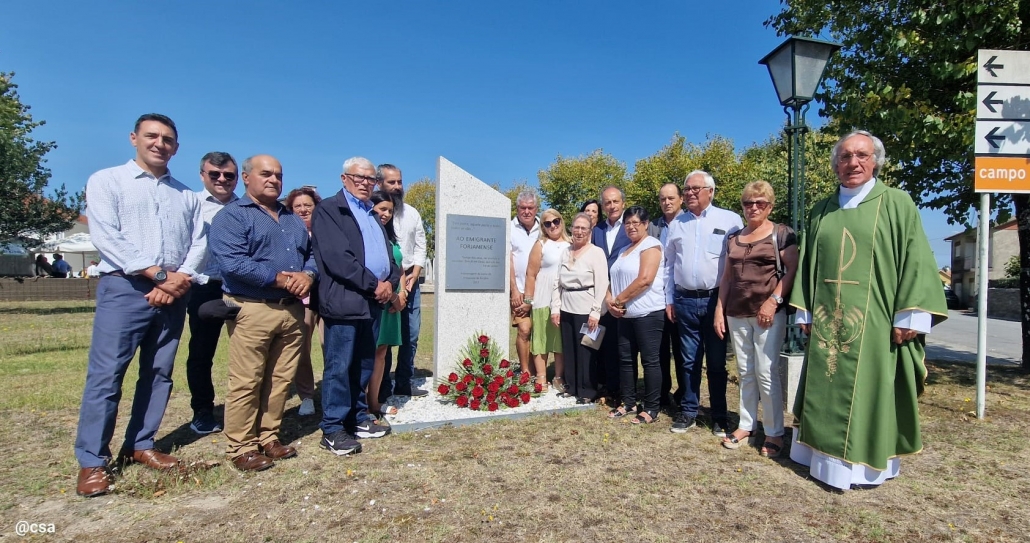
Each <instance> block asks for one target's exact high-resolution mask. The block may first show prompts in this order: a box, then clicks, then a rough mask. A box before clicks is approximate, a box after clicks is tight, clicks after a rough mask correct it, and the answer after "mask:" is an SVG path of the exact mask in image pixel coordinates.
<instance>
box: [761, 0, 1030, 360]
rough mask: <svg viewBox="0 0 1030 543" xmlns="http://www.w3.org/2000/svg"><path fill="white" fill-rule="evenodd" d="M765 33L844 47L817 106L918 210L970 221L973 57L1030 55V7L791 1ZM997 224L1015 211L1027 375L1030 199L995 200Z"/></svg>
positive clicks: (1002, 0)
mask: <svg viewBox="0 0 1030 543" xmlns="http://www.w3.org/2000/svg"><path fill="white" fill-rule="evenodd" d="M783 5H784V7H783V9H782V10H781V11H780V12H779V13H778V14H775V15H773V16H772V17H771V18H770V19H769V20H768V21H766V25H767V26H771V27H772V28H774V29H776V31H777V33H778V34H781V35H788V34H790V35H816V36H823V37H826V38H828V39H831V40H834V41H838V42H840V43H842V44H843V45H844V48H843V49H842V50H841V52H840V53H839V54H838V55H836V56H835V57H834V58H833V59H831V61H830V64H829V66H828V67H827V72H826V77H827V80H828V83H827V84H826V85H824V86H823V87H822V90H821V91H820V95H819V96H818V98H819V99H821V100H822V101H823V103H824V104H825V109H824V111H823V112H824V113H825V114H827V115H828V116H829V117H831V118H832V119H834V121H835V122H836V123H837V125H838V126H840V127H842V128H848V127H858V128H863V129H866V130H869V131H871V132H872V133H874V134H876V135H877V136H879V137H880V138H881V139H882V140H883V142H884V145H885V146H886V148H887V154H888V158H890V159H891V160H893V161H894V162H895V163H896V164H897V165H898V168H897V172H896V179H897V184H898V186H899V187H901V188H903V189H904V190H906V191H908V192H909V194H911V195H912V198H913V199H914V200H915V201H916V203H917V204H919V205H921V206H923V207H929V208H931V209H941V210H944V212H945V213H946V214H947V215H948V217H949V220H950V221H952V222H958V223H967V220H966V217H967V213H968V211H969V209H970V207H972V206H973V205H975V204H976V203H977V200H978V199H977V197H976V195H975V194H974V192H973V187H972V185H973V160H974V146H973V144H974V137H975V132H974V123H975V121H976V72H977V69H978V67H977V50H978V49H1030V0H991V1H988V0H965V1H962V2H939V1H936V0H892V1H890V2H867V1H861V0H838V1H835V2H823V1H818V0H790V2H789V3H787V2H786V1H784V2H783ZM995 202H996V204H997V208H996V209H998V210H999V213H998V217H997V220H999V221H1003V220H1005V219H1006V218H1007V214H1008V213H1009V209H1010V208H1009V204H1010V203H1014V204H1015V212H1016V216H1017V218H1018V220H1019V246H1020V251H1019V252H1020V255H1021V265H1020V267H1021V269H1022V270H1023V271H1022V273H1021V274H1020V298H1021V305H1022V315H1023V319H1022V321H1023V327H1022V328H1023V330H1022V334H1023V369H1024V370H1026V371H1030V196H1028V195H1022V194H1021V195H1011V194H998V195H996V199H995Z"/></svg>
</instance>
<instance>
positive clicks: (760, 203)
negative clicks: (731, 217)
mask: <svg viewBox="0 0 1030 543" xmlns="http://www.w3.org/2000/svg"><path fill="white" fill-rule="evenodd" d="M740 205H742V206H744V209H747V208H749V207H757V208H758V210H759V211H765V208H767V207H769V202H766V201H765V200H744V201H742V202H740Z"/></svg>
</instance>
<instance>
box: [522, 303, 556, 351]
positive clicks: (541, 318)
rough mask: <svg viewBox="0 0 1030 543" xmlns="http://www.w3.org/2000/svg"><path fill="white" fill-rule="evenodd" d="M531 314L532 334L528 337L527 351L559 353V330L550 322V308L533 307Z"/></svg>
mask: <svg viewBox="0 0 1030 543" xmlns="http://www.w3.org/2000/svg"><path fill="white" fill-rule="evenodd" d="M532 316H533V335H532V336H531V338H530V343H529V352H531V353H533V354H547V353H558V354H561V330H559V329H558V327H557V326H555V325H554V324H552V323H551V308H550V307H540V308H534V309H533V313H532Z"/></svg>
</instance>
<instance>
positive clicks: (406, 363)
mask: <svg viewBox="0 0 1030 543" xmlns="http://www.w3.org/2000/svg"><path fill="white" fill-rule="evenodd" d="M420 328H422V287H421V286H420V285H419V284H418V280H417V279H416V280H415V288H413V289H412V290H411V292H410V293H409V296H408V305H406V306H404V311H402V312H401V336H402V337H401V340H402V343H401V346H400V347H398V348H397V369H396V370H395V373H394V379H393V380H391V379H390V367H391V366H392V365H393V349H392V348H387V349H386V367H385V368H384V369H383V384H382V385H380V386H379V403H386V400H387V399H389V398H390V396H391V395H393V394H398V395H401V396H410V395H411V378H412V377H413V376H414V375H415V352H416V351H418V334H419V331H420Z"/></svg>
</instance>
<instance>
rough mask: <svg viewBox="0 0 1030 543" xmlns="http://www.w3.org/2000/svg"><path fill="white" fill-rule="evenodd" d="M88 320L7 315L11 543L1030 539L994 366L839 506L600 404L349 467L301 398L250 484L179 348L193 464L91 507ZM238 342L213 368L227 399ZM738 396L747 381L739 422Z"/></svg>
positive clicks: (428, 300) (1009, 380) (1021, 448)
mask: <svg viewBox="0 0 1030 543" xmlns="http://www.w3.org/2000/svg"><path fill="white" fill-rule="evenodd" d="M433 315H434V312H433V296H431V295H425V296H424V297H423V328H422V342H421V345H420V351H419V357H418V361H417V364H418V367H419V368H420V370H421V371H420V373H424V374H428V372H429V371H431V367H432V361H431V357H430V354H431V351H432V342H433ZM91 323H92V306H91V305H90V304H88V303H81V302H71V303H62V304H53V303H46V304H44V303H19V304H2V305H0V334H2V335H0V337H2V338H3V339H2V341H0V383H2V385H3V388H2V390H3V393H2V394H0V426H2V427H3V428H7V434H6V436H5V437H6V439H5V440H4V441H3V443H2V444H0V455H2V457H3V458H4V459H5V462H4V463H3V465H2V467H0V539H4V538H9V539H11V540H15V539H17V538H16V537H14V536H12V535H11V534H13V533H14V530H15V523H16V522H17V521H20V520H26V521H29V522H43V523H54V525H55V528H56V534H55V535H52V536H49V539H50V540H97V541H186V542H188V541H500V542H507V541H520V542H521V541H555V542H558V541H669V542H673V541H727V540H739V541H755V540H763V541H834V540H849V541H850V540H857V541H1023V540H1025V539H1026V535H1025V530H1024V528H1023V525H1022V521H1021V520H1020V519H1022V518H1023V516H1024V515H1023V514H1022V513H1020V511H1023V510H1024V508H1025V506H1026V503H1027V500H1028V499H1030V491H1028V487H1027V482H1028V481H1030V478H1028V475H1030V468H1028V467H1027V459H1028V458H1030V451H1028V447H1027V438H1026V435H1025V432H1024V431H1023V430H1020V429H1021V428H1024V429H1025V428H1027V427H1030V390H1028V385H1030V380H1028V378H1027V376H1025V375H1022V374H1021V373H1018V370H1015V369H1009V368H991V370H990V372H989V375H988V386H989V391H988V404H987V406H988V414H989V416H988V418H987V419H986V420H984V421H978V420H977V419H976V418H975V416H974V415H973V413H972V411H973V410H974V402H973V396H974V395H975V392H974V379H975V371H974V368H972V367H971V366H965V365H955V364H943V363H932V362H931V363H928V366H929V369H930V377H929V379H928V383H927V391H926V394H924V396H923V397H922V399H921V416H922V423H923V441H924V444H925V450H924V451H923V452H922V453H921V454H919V455H915V456H912V457H907V458H905V459H903V460H902V471H901V476H900V477H899V478H898V479H895V480H892V481H889V482H887V483H886V484H884V485H883V486H881V487H879V488H877V489H874V490H855V491H849V492H844V493H841V492H836V491H832V490H828V489H827V488H826V487H823V486H821V485H820V484H818V483H816V482H814V481H813V480H811V479H809V478H808V477H807V476H806V473H807V470H806V469H804V468H801V467H800V466H797V465H795V464H793V463H792V462H791V461H790V460H789V459H787V458H786V456H785V457H784V458H780V459H776V460H769V459H765V458H761V457H760V456H759V455H758V452H757V450H756V449H755V448H742V449H741V450H737V451H729V450H726V449H723V448H722V447H721V446H720V445H719V440H718V439H717V438H715V437H713V436H712V435H711V433H709V432H707V431H705V430H704V429H702V428H698V429H695V430H692V431H691V432H690V433H687V434H682V435H677V434H672V433H670V432H669V431H668V430H669V424H670V420H669V417H667V416H665V415H662V418H661V420H660V421H659V422H658V423H656V424H654V425H650V426H646V427H637V426H634V425H630V424H628V423H624V422H614V423H613V422H610V421H609V420H607V418H606V417H605V413H606V410H604V409H603V408H600V407H599V408H598V409H597V410H594V411H590V412H586V413H579V414H574V415H564V416H542V417H534V418H529V419H522V420H518V421H495V422H490V423H486V424H480V425H475V426H465V427H460V428H449V429H442V430H433V431H428V432H420V433H411V434H401V435H394V436H390V437H388V438H386V439H381V440H370V441H365V442H364V446H365V450H364V452H362V453H361V454H358V455H355V456H353V457H346V458H337V457H334V456H332V455H330V454H328V453H326V452H324V451H322V450H320V449H319V448H318V446H317V442H318V439H319V437H320V432H319V430H318V428H317V420H314V419H310V418H309V419H304V420H301V419H299V418H298V417H297V416H296V410H297V406H298V405H299V401H298V400H297V398H296V397H294V398H291V399H290V401H289V403H288V404H287V414H286V418H285V421H284V425H283V432H282V437H283V438H284V441H291V442H293V443H294V444H295V445H296V446H297V447H298V449H299V450H300V455H299V457H298V458H296V459H293V460H288V461H285V462H282V463H280V464H279V465H277V466H276V467H275V468H274V469H271V470H268V471H265V472H262V473H257V474H251V473H246V474H245V473H241V472H239V471H236V470H235V469H234V468H232V467H231V466H230V465H229V464H228V463H227V462H226V461H225V458H224V456H223V454H222V453H223V450H224V446H225V442H224V438H223V437H222V436H221V435H220V434H216V435H211V436H206V437H203V438H201V437H198V436H196V435H194V434H193V433H192V432H191V431H190V430H189V422H190V416H191V411H190V408H189V392H188V390H187V389H186V386H185V383H186V376H185V354H186V352H185V348H183V349H180V352H179V356H178V358H177V362H178V365H177V367H176V371H175V382H176V388H175V391H174V392H173V394H172V397H171V401H170V403H169V407H168V411H167V413H166V415H165V418H164V423H163V425H162V429H161V432H160V433H159V436H158V437H159V443H158V446H159V447H160V448H162V449H163V450H166V451H175V453H176V454H177V455H178V456H179V457H180V458H182V459H183V460H185V461H186V462H188V463H191V465H192V467H191V468H190V469H188V470H185V471H184V472H182V473H176V474H164V475H163V474H158V473H156V472H153V471H151V470H148V469H146V468H140V467H138V466H129V467H128V468H126V469H125V470H124V472H123V473H121V474H120V477H119V478H118V481H117V486H116V491H115V492H114V493H113V494H111V495H109V496H104V497H100V498H96V499H90V500H87V499H83V498H79V497H78V496H76V495H75V474H76V472H77V467H78V466H77V464H76V462H75V459H74V456H73V451H72V446H73V442H74V439H75V426H76V422H77V417H78V405H79V400H80V397H81V393H82V383H83V380H84V378H85V370H86V353H87V348H88V345H89V338H90V329H91ZM471 327H473V326H471V325H470V328H471ZM187 335H188V332H187V333H186V334H184V337H183V344H185V343H186V340H187ZM223 339H224V338H223ZM226 345H227V342H225V341H223V342H222V343H221V345H220V346H219V352H218V356H217V357H216V363H215V370H214V371H215V375H216V379H215V385H216V392H217V397H218V399H217V400H216V401H217V402H219V403H220V402H221V401H222V398H224V392H225V384H226V382H225V381H226V379H225V375H226V367H225V354H226ZM315 351H316V352H315V353H314V354H313V356H314V360H315V361H314V364H315V373H316V378H318V377H319V376H320V374H321V367H322V359H321V353H319V352H318V349H316V350H315ZM134 372H135V366H132V367H131V368H130V372H129V376H128V377H129V378H127V379H126V384H125V387H124V395H123V399H122V405H121V414H122V416H121V417H120V418H119V425H118V428H117V429H116V431H115V438H114V440H113V441H112V448H113V449H115V450H117V448H118V447H119V446H120V444H121V435H122V433H123V432H124V423H125V422H126V420H127V417H126V414H127V412H128V408H129V406H130V405H131V399H132V393H133V386H132V383H133V382H134V381H135V375H134ZM702 388H704V387H702ZM738 394H739V390H738V389H737V387H736V385H735V384H734V383H731V386H730V387H729V391H728V395H729V402H730V403H729V405H730V406H731V409H733V408H734V407H735V406H736V405H737V403H738V401H737V398H738ZM704 403H706V404H707V401H706V400H705V401H704ZM220 408H221V406H220V405H219V409H220ZM213 463H219V465H217V466H212V465H211V464H213ZM36 537H37V538H38V537H40V536H36ZM27 539H31V537H28V538H27Z"/></svg>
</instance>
